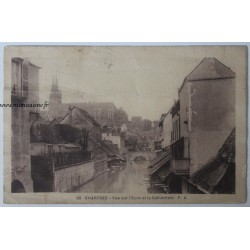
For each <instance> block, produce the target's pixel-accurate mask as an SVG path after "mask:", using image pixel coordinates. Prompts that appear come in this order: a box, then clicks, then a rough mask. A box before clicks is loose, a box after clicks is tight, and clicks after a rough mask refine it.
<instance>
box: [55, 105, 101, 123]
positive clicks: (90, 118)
mask: <svg viewBox="0 0 250 250" xmlns="http://www.w3.org/2000/svg"><path fill="white" fill-rule="evenodd" d="M73 110H77V111H78V112H79V113H80V114H81V115H82V116H83V117H85V118H86V119H87V120H88V121H90V122H91V123H92V124H94V125H96V126H100V124H99V123H98V122H97V121H96V120H95V119H94V118H93V117H92V116H91V115H90V114H89V113H88V112H87V111H85V110H83V109H80V108H78V107H73V108H71V111H73ZM68 116H69V112H68V113H67V114H66V115H65V116H64V117H63V118H62V119H60V120H59V121H58V123H61V122H62V121H63V120H64V119H65V118H66V117H68ZM54 120H56V119H54ZM54 120H53V121H52V122H51V123H54V122H56V121H54Z"/></svg>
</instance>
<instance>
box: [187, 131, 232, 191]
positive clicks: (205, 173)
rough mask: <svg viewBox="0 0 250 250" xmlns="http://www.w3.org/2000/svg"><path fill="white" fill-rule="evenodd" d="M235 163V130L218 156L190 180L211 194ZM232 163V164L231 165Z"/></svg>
mask: <svg viewBox="0 0 250 250" xmlns="http://www.w3.org/2000/svg"><path fill="white" fill-rule="evenodd" d="M234 162H235V129H233V130H232V132H231V133H230V135H229V136H228V138H227V139H226V141H225V142H224V143H223V145H222V147H221V148H220V150H219V152H218V154H217V156H216V157H215V158H214V159H213V160H212V161H210V162H209V163H208V164H206V165H205V166H204V167H202V168H201V169H199V170H198V171H197V172H195V173H194V174H193V176H191V178H190V182H191V183H192V184H194V185H196V186H198V187H200V188H202V189H204V190H206V191H207V192H209V193H212V191H213V189H214V187H215V186H216V185H217V184H218V183H219V182H220V180H221V179H222V178H223V176H224V175H225V173H226V172H227V170H228V168H229V167H230V166H231V164H233V163H234ZM230 163H231V164H230Z"/></svg>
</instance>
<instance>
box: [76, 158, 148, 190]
mask: <svg viewBox="0 0 250 250" xmlns="http://www.w3.org/2000/svg"><path fill="white" fill-rule="evenodd" d="M148 166H149V162H148V161H147V160H145V161H140V162H134V161H132V162H129V163H128V164H127V165H126V167H125V168H124V169H121V170H109V171H107V172H105V173H103V174H102V175H99V176H97V177H96V178H95V179H93V180H91V181H90V182H88V183H86V184H84V185H82V186H81V187H79V188H78V189H77V190H76V192H78V193H131V194H132V193H133V194H135V193H139V194H141V193H148V191H147V183H148V179H147V167H148Z"/></svg>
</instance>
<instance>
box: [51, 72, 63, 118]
mask: <svg viewBox="0 0 250 250" xmlns="http://www.w3.org/2000/svg"><path fill="white" fill-rule="evenodd" d="M61 110H62V92H61V90H59V88H58V83H57V77H56V76H55V75H54V76H53V80H52V85H51V90H50V96H49V109H48V111H49V119H51V120H52V119H54V118H56V117H58V116H59V115H60V113H61Z"/></svg>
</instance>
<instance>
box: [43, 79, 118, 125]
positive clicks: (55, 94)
mask: <svg viewBox="0 0 250 250" xmlns="http://www.w3.org/2000/svg"><path fill="white" fill-rule="evenodd" d="M73 107H78V108H80V109H83V110H86V111H87V112H88V113H89V114H90V115H91V116H92V117H93V118H94V119H95V120H96V121H97V122H98V123H99V124H100V125H101V126H114V125H115V122H116V121H115V113H116V111H117V108H116V106H115V105H114V103H113V102H82V103H63V102H62V92H61V90H60V89H59V87H58V80H57V77H56V76H54V77H53V81H52V85H51V91H50V96H49V109H48V119H49V120H50V121H52V120H54V119H59V118H63V117H64V116H65V115H66V114H67V113H68V111H69V109H71V108H73Z"/></svg>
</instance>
